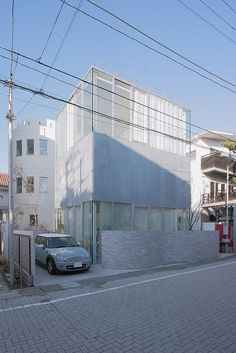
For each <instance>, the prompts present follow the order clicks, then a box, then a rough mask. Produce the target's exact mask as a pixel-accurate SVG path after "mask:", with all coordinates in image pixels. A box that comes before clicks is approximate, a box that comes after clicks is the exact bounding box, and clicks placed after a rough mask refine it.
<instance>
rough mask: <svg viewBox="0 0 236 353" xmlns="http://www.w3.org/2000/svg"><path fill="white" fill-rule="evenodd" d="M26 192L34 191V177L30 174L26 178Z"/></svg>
mask: <svg viewBox="0 0 236 353" xmlns="http://www.w3.org/2000/svg"><path fill="white" fill-rule="evenodd" d="M26 192H28V193H32V192H34V177H32V176H30V177H27V179H26Z"/></svg>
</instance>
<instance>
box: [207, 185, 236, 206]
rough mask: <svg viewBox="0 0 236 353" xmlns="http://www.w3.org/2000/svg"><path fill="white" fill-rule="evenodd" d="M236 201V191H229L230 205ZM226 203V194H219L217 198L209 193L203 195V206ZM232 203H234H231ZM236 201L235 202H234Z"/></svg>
mask: <svg viewBox="0 0 236 353" xmlns="http://www.w3.org/2000/svg"><path fill="white" fill-rule="evenodd" d="M235 200H236V190H235V189H234V190H232V191H231V190H230V191H229V203H234V202H235ZM225 201H226V193H225V192H218V193H217V194H216V195H215V196H211V195H210V194H209V193H206V194H203V195H202V205H203V206H204V205H209V204H211V205H214V204H219V203H221V204H222V203H225ZM230 201H232V202H230ZM233 201H234V202H233Z"/></svg>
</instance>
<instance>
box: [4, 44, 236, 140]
mask: <svg viewBox="0 0 236 353" xmlns="http://www.w3.org/2000/svg"><path fill="white" fill-rule="evenodd" d="M0 49H2V50H4V51H7V52H11V50H10V49H7V48H4V47H1V46H0ZM14 54H17V55H19V56H21V57H23V58H25V59H27V60H29V61H32V62H35V63H37V64H39V65H42V66H45V67H50V65H47V64H45V63H43V62H38V61H37V60H35V59H32V58H30V57H29V56H27V55H24V54H20V53H17V52H15V51H14ZM52 69H53V70H55V71H57V72H59V73H61V74H63V75H66V76H69V77H71V78H74V79H77V80H79V81H81V82H84V83H86V84H89V85H92V86H94V87H97V88H101V89H103V90H104V91H105V92H109V93H112V94H114V95H117V96H118V97H121V98H124V99H126V100H128V101H130V102H132V103H136V104H138V105H140V106H143V107H145V108H148V109H151V110H153V111H157V112H159V113H162V114H164V115H166V116H169V117H172V118H174V119H177V120H178V118H176V117H174V116H172V115H170V114H167V113H164V112H161V111H158V110H157V109H155V108H151V107H149V106H148V105H145V104H143V103H140V102H137V101H135V100H134V99H131V98H127V97H125V96H122V95H120V94H118V93H117V92H113V91H112V90H109V89H107V88H103V87H101V86H98V85H96V84H94V83H92V82H89V81H86V80H85V79H82V78H80V77H78V76H75V75H73V74H70V73H68V72H66V71H63V70H60V69H58V68H55V67H53V68H52ZM234 93H236V92H234ZM180 121H183V120H181V119H180ZM186 124H189V125H191V126H193V127H195V128H197V129H200V130H202V131H205V132H210V133H212V131H210V130H208V129H204V128H202V127H200V126H198V125H196V124H193V123H190V122H186ZM213 134H214V135H216V136H219V137H221V138H222V139H225V137H224V136H222V135H220V134H216V133H213ZM231 141H232V142H235V141H234V140H231Z"/></svg>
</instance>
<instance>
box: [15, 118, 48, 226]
mask: <svg viewBox="0 0 236 353" xmlns="http://www.w3.org/2000/svg"><path fill="white" fill-rule="evenodd" d="M27 139H34V154H33V155H27ZM39 139H45V140H47V141H48V150H47V155H40V150H39ZM18 140H22V156H16V141H18ZM13 146H14V147H13V154H14V157H13V164H14V169H15V173H14V179H15V182H14V207H15V208H17V207H21V208H22V209H23V211H24V215H23V216H22V217H17V219H16V223H17V224H18V226H19V227H20V228H27V227H28V226H29V216H30V214H33V213H34V212H33V208H34V207H35V209H36V213H37V214H38V224H39V226H41V225H42V226H44V227H45V228H48V229H49V230H53V229H54V224H55V221H54V219H55V217H54V214H55V211H54V194H55V192H54V188H55V180H54V164H55V121H53V120H49V119H44V120H42V119H41V120H37V119H35V120H33V119H32V120H27V121H22V122H21V123H20V125H19V126H18V127H17V128H16V129H14V133H13ZM19 170H20V171H22V178H23V179H24V180H26V177H28V176H33V177H34V192H33V193H32V194H29V193H26V189H25V187H24V186H23V187H22V193H16V177H17V176H20V175H19V174H20V173H21V172H20V173H19ZM40 177H47V178H48V190H47V192H44V193H42V192H39V178H40Z"/></svg>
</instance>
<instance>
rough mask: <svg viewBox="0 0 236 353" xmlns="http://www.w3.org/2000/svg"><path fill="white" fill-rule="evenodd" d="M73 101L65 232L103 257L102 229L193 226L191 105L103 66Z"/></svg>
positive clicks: (60, 139)
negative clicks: (145, 88) (191, 221)
mask: <svg viewBox="0 0 236 353" xmlns="http://www.w3.org/2000/svg"><path fill="white" fill-rule="evenodd" d="M70 103H71V104H66V105H65V106H64V107H63V109H62V111H61V113H60V114H59V115H58V117H57V122H56V156H57V158H56V173H55V179H56V183H55V186H56V190H55V193H56V194H55V206H56V224H57V230H59V231H61V232H65V233H69V234H72V235H74V236H75V237H76V239H77V240H79V241H80V242H81V244H82V246H84V247H86V248H87V249H88V250H90V252H91V254H92V255H93V261H94V262H101V232H102V230H139V231H145V230H169V231H175V230H183V229H186V228H188V221H187V218H188V212H189V207H190V159H189V157H188V156H186V152H187V150H188V151H189V149H188V148H189V146H190V131H189V130H190V118H191V116H190V111H189V110H188V109H186V108H185V107H183V106H180V105H179V104H176V103H174V102H171V101H170V100H168V99H166V98H163V97H160V96H158V95H156V94H154V93H151V92H148V91H145V90H143V89H142V88H140V87H137V86H136V85H133V84H132V83H131V82H128V81H126V80H123V79H122V78H121V77H116V76H113V75H112V74H110V73H107V72H104V71H102V70H100V69H98V68H95V67H92V68H91V69H90V70H89V72H88V73H87V75H86V76H85V77H84V79H83V80H81V83H80V84H79V86H78V88H77V89H76V90H75V92H74V93H73V94H72V96H71V98H70ZM73 104H74V105H73Z"/></svg>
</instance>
